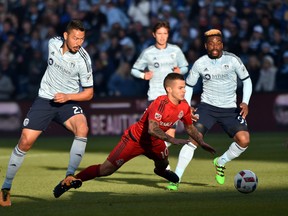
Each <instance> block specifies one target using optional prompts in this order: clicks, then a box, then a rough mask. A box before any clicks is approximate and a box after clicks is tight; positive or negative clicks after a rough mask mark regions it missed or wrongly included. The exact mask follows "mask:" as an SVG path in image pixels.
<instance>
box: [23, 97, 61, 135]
mask: <svg viewBox="0 0 288 216" xmlns="http://www.w3.org/2000/svg"><path fill="white" fill-rule="evenodd" d="M55 115H56V113H55V111H54V110H53V107H52V105H51V103H50V100H47V99H43V98H39V97H38V98H36V99H35V101H34V103H33V104H32V106H31V107H30V110H29V112H28V113H27V115H26V117H25V119H24V121H23V128H27V129H31V130H35V131H45V130H46V129H47V127H48V126H49V124H50V123H51V121H52V120H53V118H54V117H55Z"/></svg>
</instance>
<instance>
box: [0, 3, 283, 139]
mask: <svg viewBox="0 0 288 216" xmlns="http://www.w3.org/2000/svg"><path fill="white" fill-rule="evenodd" d="M0 14H1V15H0V74H1V75H0V135H1V136H14V135H16V134H19V132H20V129H21V123H22V120H23V118H24V115H25V114H26V112H27V111H28V109H29V107H30V105H31V103H32V100H33V99H34V98H35V97H36V95H37V91H38V88H39V83H40V80H41V77H42V75H43V73H44V70H45V65H46V61H47V60H46V57H47V42H48V40H49V38H51V37H53V36H56V35H62V33H63V31H64V27H65V26H66V24H67V22H68V21H69V20H70V19H73V18H77V19H81V20H83V21H84V23H85V26H86V28H87V38H86V42H85V44H84V46H85V48H86V49H87V51H88V52H89V53H90V55H91V59H92V66H93V73H94V82H95V83H94V84H95V97H94V99H93V100H92V101H91V102H88V103H83V107H84V110H85V112H86V114H87V116H88V121H89V125H90V135H119V134H121V132H122V131H123V130H124V129H125V128H126V127H127V126H128V125H130V124H131V123H133V122H134V121H136V120H137V119H138V118H139V116H140V115H141V114H142V113H143V111H144V110H145V107H146V91H147V82H146V81H143V80H139V79H135V78H133V77H132V76H131V75H130V68H131V66H132V64H133V63H134V62H135V60H136V58H137V57H138V55H139V54H140V52H141V51H142V50H143V49H144V48H146V47H147V46H149V45H151V44H153V43H154V40H153V38H152V35H151V26H153V24H154V23H155V22H156V21H157V20H159V19H165V20H168V21H169V22H170V24H171V33H170V42H171V43H175V44H177V45H179V46H180V47H181V49H182V50H183V52H184V53H185V55H186V58H187V60H188V62H189V64H190V65H189V67H191V66H192V65H193V62H194V61H195V60H196V59H197V58H198V57H199V56H201V55H203V54H204V53H205V50H204V49H203V48H204V47H203V38H202V35H203V32H204V31H206V30H207V29H210V28H218V29H220V30H222V32H223V35H224V43H225V44H224V45H225V50H227V51H231V52H233V53H235V54H237V55H238V56H239V57H240V58H241V59H242V61H243V63H244V64H245V65H246V67H247V69H248V71H249V73H250V76H251V78H252V82H253V87H254V88H253V95H252V98H251V103H250V114H249V116H248V123H249V127H250V129H251V131H252V132H253V131H260V132H261V131H262V132H265V131H285V130H286V131H287V128H288V114H287V107H288V49H287V44H288V43H287V40H288V31H287V30H288V25H287V23H288V4H287V1H284V0H271V1H265V0H244V1H233V0H231V1H227V0H180V1H172V0H162V1H161V0H160V1H153V0H152V1H145V0H135V1H133V0H130V1H129V0H128V1H123V0H114V1H109V0H71V1H53V0H42V1H36V0H21V1H17V0H10V1H3V0H2V1H0ZM267 56H268V59H269V61H270V63H271V59H272V63H273V64H272V66H270V67H269V68H265V69H266V70H264V68H263V67H265V66H264V64H265V61H266V60H265V59H267ZM261 70H262V72H261ZM263 71H265V72H266V73H264V72H263ZM273 71H274V72H273ZM261 76H265V77H266V81H265V85H264V87H265V86H272V87H271V88H266V89H263V88H260V89H259V88H256V86H257V82H258V80H259V77H261ZM265 77H264V79H265ZM195 93H196V94H195V95H196V97H195V98H193V104H195V105H196V104H197V102H198V101H199V94H200V93H201V82H200V81H199V83H198V85H197V87H196V88H195ZM239 98H241V86H240V85H239ZM182 130H183V128H182V127H181V126H180V127H179V128H178V132H182ZM214 131H215V132H217V131H218V129H217V128H215V129H214ZM65 133H66V132H65V130H64V129H63V130H62V129H59V127H58V126H56V125H54V124H52V125H51V126H50V128H49V129H48V130H47V132H46V133H45V134H47V135H65Z"/></svg>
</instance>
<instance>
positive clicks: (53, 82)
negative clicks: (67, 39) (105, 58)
mask: <svg viewBox="0 0 288 216" xmlns="http://www.w3.org/2000/svg"><path fill="white" fill-rule="evenodd" d="M62 45H63V38H61V37H54V38H51V39H50V40H49V45H48V51H49V53H48V62H47V64H48V65H47V68H46V71H45V74H44V75H43V77H42V80H41V84H40V89H39V92H38V95H39V96H40V97H42V98H47V99H53V97H54V95H55V94H56V93H65V94H71V93H79V92H80V91H81V90H82V87H92V86H93V76H92V67H91V59H90V56H89V54H88V53H87V52H86V50H85V49H84V48H83V47H81V48H80V50H79V51H78V52H77V53H71V52H66V53H64V54H62Z"/></svg>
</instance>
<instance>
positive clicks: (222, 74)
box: [167, 29, 252, 190]
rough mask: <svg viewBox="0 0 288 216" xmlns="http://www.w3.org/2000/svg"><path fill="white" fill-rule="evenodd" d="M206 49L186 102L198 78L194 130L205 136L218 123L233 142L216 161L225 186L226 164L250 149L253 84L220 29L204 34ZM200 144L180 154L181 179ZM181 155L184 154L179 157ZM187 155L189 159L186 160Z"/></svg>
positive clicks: (219, 178) (189, 81)
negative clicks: (227, 48)
mask: <svg viewBox="0 0 288 216" xmlns="http://www.w3.org/2000/svg"><path fill="white" fill-rule="evenodd" d="M205 39H206V41H205V48H206V50H207V55H204V56H202V57H200V58H199V59H198V60H197V61H196V62H195V63H194V64H193V66H192V68H191V70H190V71H189V75H188V77H187V79H186V84H187V86H186V95H185V98H186V100H187V101H191V97H192V94H193V87H194V86H195V85H196V83H197V80H198V78H199V77H202V80H203V92H202V94H201V103H200V104H199V105H198V108H197V110H196V114H198V115H199V119H198V121H197V122H196V123H195V127H196V128H197V129H198V131H199V132H200V134H201V135H202V136H204V135H205V134H206V133H207V132H208V131H209V130H210V129H211V128H212V127H213V126H214V125H215V124H216V123H218V124H219V125H220V126H221V127H222V128H223V130H224V131H225V132H226V133H227V134H228V135H229V137H231V138H233V139H234V142H232V143H231V145H230V147H229V149H228V150H227V151H226V152H225V153H224V154H223V155H221V156H220V157H217V158H215V159H214V161H213V163H214V166H215V168H216V181H217V182H218V183H219V184H224V182H225V175H224V169H225V164H226V163H227V162H229V161H231V160H233V159H235V158H237V157H239V156H240V154H242V153H243V152H244V151H245V150H246V149H247V147H248V145H249V142H250V134H249V131H248V127H247V122H246V116H247V115H248V104H249V100H250V97H251V94H252V82H251V79H250V76H249V73H248V71H247V69H246V67H245V66H244V64H243V63H242V61H241V60H240V58H238V57H237V56H236V55H234V54H232V53H230V52H226V51H223V41H222V33H221V31H219V30H217V29H211V30H209V31H207V32H205ZM237 77H238V78H239V79H240V80H241V81H242V83H243V97H242V101H241V103H240V104H239V107H237V101H236V100H237V95H236V90H237ZM197 146H198V144H197V143H196V142H193V145H184V146H183V147H182V149H181V151H180V154H179V159H178V164H177V167H176V171H175V173H176V174H177V175H178V177H179V179H181V177H182V175H183V173H184V170H185V169H186V167H187V165H188V164H189V162H190V161H191V160H192V158H193V154H194V150H195V149H196V148H197ZM180 155H182V156H181V157H180ZM183 155H186V159H185V158H184V157H183ZM167 188H168V189H170V190H177V189H178V184H169V185H168V186H167Z"/></svg>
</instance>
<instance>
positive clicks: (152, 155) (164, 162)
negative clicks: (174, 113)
mask: <svg viewBox="0 0 288 216" xmlns="http://www.w3.org/2000/svg"><path fill="white" fill-rule="evenodd" d="M145 156H146V157H148V158H149V159H151V160H153V161H154V164H155V167H157V168H160V169H165V168H166V167H167V166H168V164H169V162H168V157H169V150H168V147H167V146H166V144H165V142H164V141H163V140H160V139H157V140H154V141H153V143H152V145H150V146H147V147H146V148H145Z"/></svg>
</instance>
